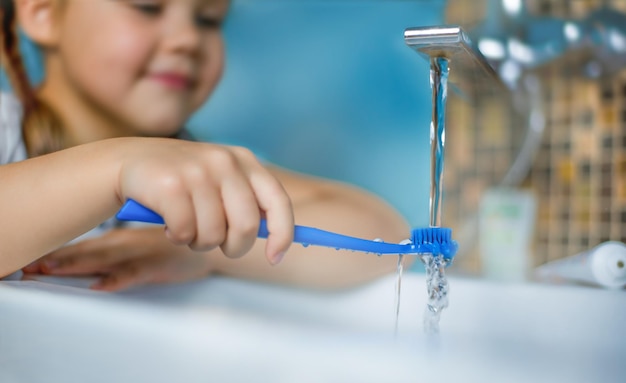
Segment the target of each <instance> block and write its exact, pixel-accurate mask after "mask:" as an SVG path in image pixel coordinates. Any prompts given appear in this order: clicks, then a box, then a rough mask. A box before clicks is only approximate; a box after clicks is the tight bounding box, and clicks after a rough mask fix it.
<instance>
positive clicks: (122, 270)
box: [90, 259, 160, 291]
mask: <svg viewBox="0 0 626 383" xmlns="http://www.w3.org/2000/svg"><path fill="white" fill-rule="evenodd" d="M159 263H160V262H157V260H155V259H152V260H151V262H145V261H144V262H142V261H141V260H140V261H135V262H129V263H125V264H123V265H120V266H119V267H118V268H117V269H115V270H113V271H111V272H110V273H109V274H107V275H106V276H104V277H102V278H101V279H100V280H99V281H98V282H96V283H94V284H93V285H91V286H90V288H91V289H93V290H102V291H120V290H125V289H128V288H130V287H135V286H140V285H143V284H146V283H148V282H149V281H150V279H151V278H153V275H154V273H155V272H156V270H157V268H158V266H159Z"/></svg>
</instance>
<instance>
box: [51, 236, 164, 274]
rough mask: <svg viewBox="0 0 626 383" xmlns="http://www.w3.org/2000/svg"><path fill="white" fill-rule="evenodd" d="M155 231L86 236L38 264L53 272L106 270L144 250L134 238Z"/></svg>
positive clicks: (80, 272)
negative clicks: (86, 237)
mask: <svg viewBox="0 0 626 383" xmlns="http://www.w3.org/2000/svg"><path fill="white" fill-rule="evenodd" d="M156 234H157V233H156V232H155V230H154V229H118V230H111V231H109V232H107V233H105V234H103V235H102V236H101V237H98V238H93V239H87V240H84V241H82V242H79V243H76V244H74V245H70V246H66V247H63V248H61V249H59V250H57V251H54V252H52V253H50V254H48V255H47V256H45V257H44V258H43V263H42V266H41V268H42V270H43V271H44V272H45V273H47V274H55V275H82V274H93V273H96V272H106V271H108V270H109V269H110V268H111V267H112V266H113V265H115V264H117V263H119V262H121V261H122V260H128V259H129V258H133V257H137V256H140V255H141V254H143V250H142V247H141V246H137V245H136V239H137V238H146V236H153V235H156ZM159 234H160V233H159ZM161 235H162V234H161ZM133 238H134V239H135V241H134V242H133V241H132V240H133Z"/></svg>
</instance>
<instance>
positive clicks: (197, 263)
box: [91, 252, 211, 291]
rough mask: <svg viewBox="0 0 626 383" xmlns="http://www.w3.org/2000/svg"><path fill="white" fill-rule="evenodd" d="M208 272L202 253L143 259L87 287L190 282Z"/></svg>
mask: <svg viewBox="0 0 626 383" xmlns="http://www.w3.org/2000/svg"><path fill="white" fill-rule="evenodd" d="M210 271H211V269H210V262H209V257H208V256H207V255H206V253H199V252H192V253H191V254H187V255H181V256H167V255H166V256H161V257H146V258H140V259H136V260H133V261H131V262H127V263H124V264H120V265H118V266H117V267H116V268H115V269H114V270H112V271H111V272H110V273H109V274H108V275H107V276H105V277H103V278H102V279H101V280H100V281H98V282H97V283H96V284H94V285H92V286H91V288H92V289H95V290H105V291H119V290H125V289H128V288H131V287H136V286H141V285H145V284H149V283H167V282H182V281H190V280H194V279H198V278H201V277H204V276H206V275H208V274H209V273H210Z"/></svg>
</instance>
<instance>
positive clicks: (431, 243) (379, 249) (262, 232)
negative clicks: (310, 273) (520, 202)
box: [116, 199, 458, 260]
mask: <svg viewBox="0 0 626 383" xmlns="http://www.w3.org/2000/svg"><path fill="white" fill-rule="evenodd" d="M116 218H117V219H119V220H120V221H138V222H147V223H156V224H161V225H162V224H164V223H165V221H164V220H163V218H162V217H161V216H160V215H159V214H157V213H156V212H154V211H152V210H150V209H148V208H147V207H145V206H143V205H141V204H140V203H138V202H137V201H135V200H133V199H129V200H127V201H126V203H125V204H124V206H122V208H121V209H120V211H119V212H118V213H117V215H116ZM268 235H269V231H268V230H267V222H266V221H265V219H261V224H260V226H259V233H258V235H257V236H258V237H259V238H267V236H268ZM293 241H294V242H296V243H300V244H302V245H304V246H308V245H316V246H325V247H333V248H335V249H337V250H339V249H344V250H353V251H363V252H366V253H374V254H378V255H382V254H441V255H443V257H444V258H445V259H448V260H451V259H452V258H453V257H454V255H455V254H456V251H457V249H458V244H457V243H456V241H454V240H452V230H451V229H448V228H443V227H429V228H417V229H413V230H412V233H411V243H408V244H394V243H385V242H378V241H371V240H367V239H361V238H355V237H350V236H347V235H342V234H337V233H333V232H330V231H326V230H320V229H316V228H313V227H307V226H298V225H296V226H295V230H294V238H293Z"/></svg>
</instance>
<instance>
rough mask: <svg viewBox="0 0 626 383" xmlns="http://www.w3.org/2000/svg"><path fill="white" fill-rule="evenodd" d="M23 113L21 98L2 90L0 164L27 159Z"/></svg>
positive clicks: (0, 97) (0, 96) (0, 105)
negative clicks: (23, 136) (23, 135)
mask: <svg viewBox="0 0 626 383" xmlns="http://www.w3.org/2000/svg"><path fill="white" fill-rule="evenodd" d="M22 115H23V109H22V105H21V104H20V102H19V100H18V99H17V98H16V97H15V96H14V95H12V94H10V93H5V92H0V164H6V163H10V162H16V161H21V160H24V159H26V148H25V146H24V141H23V139H22Z"/></svg>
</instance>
